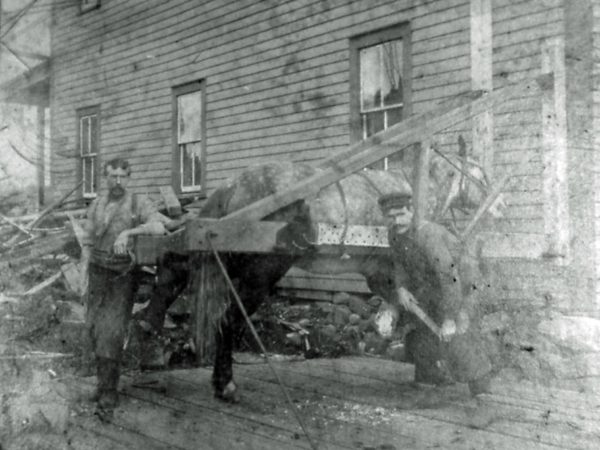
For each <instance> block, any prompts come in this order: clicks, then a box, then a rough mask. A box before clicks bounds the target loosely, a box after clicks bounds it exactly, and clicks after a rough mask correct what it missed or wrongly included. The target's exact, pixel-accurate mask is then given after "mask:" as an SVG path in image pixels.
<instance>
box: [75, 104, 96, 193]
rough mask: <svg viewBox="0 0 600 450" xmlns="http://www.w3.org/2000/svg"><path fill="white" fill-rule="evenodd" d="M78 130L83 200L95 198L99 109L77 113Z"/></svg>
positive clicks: (83, 110) (87, 109)
mask: <svg viewBox="0 0 600 450" xmlns="http://www.w3.org/2000/svg"><path fill="white" fill-rule="evenodd" d="M77 124H78V125H77V128H78V133H77V134H78V149H79V151H78V156H79V167H78V174H79V176H78V179H79V180H83V184H82V192H83V197H84V198H94V197H96V192H97V189H98V177H99V174H100V171H99V164H98V151H99V149H100V108H99V107H98V106H93V107H89V108H84V109H80V110H78V111H77Z"/></svg>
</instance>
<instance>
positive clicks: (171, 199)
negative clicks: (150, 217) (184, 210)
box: [158, 185, 181, 217]
mask: <svg viewBox="0 0 600 450" xmlns="http://www.w3.org/2000/svg"><path fill="white" fill-rule="evenodd" d="M158 189H159V191H160V195H161V196H162V198H163V201H164V202H165V207H166V208H167V215H168V216H169V217H179V216H180V215H181V203H179V199H178V198H177V196H176V195H175V191H173V188H172V187H171V186H170V185H169V186H160V187H159V188H158Z"/></svg>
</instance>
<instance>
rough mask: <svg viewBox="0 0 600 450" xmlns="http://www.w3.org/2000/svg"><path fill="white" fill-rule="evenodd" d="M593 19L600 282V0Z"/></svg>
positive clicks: (599, 266) (599, 267) (599, 268)
mask: <svg viewBox="0 0 600 450" xmlns="http://www.w3.org/2000/svg"><path fill="white" fill-rule="evenodd" d="M593 17H594V23H593V58H594V60H593V69H592V70H593V72H592V73H593V77H592V80H593V86H592V89H593V91H592V92H593V97H592V99H593V148H594V151H593V156H594V164H593V169H594V176H593V180H594V235H595V240H594V241H595V242H594V254H595V258H596V261H595V268H596V280H600V151H599V150H600V0H593ZM595 303H596V307H597V308H598V309H600V282H597V284H596V296H595Z"/></svg>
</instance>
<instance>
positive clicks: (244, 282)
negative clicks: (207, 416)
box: [212, 255, 292, 402]
mask: <svg viewBox="0 0 600 450" xmlns="http://www.w3.org/2000/svg"><path fill="white" fill-rule="evenodd" d="M236 262H237V263H238V264H239V266H238V267H237V268H232V271H231V272H232V273H233V274H238V275H239V278H238V281H239V283H238V286H239V289H238V296H239V298H240V300H241V301H242V304H243V305H244V309H245V310H246V313H247V314H248V316H250V315H252V314H253V313H254V311H256V309H257V308H258V307H259V306H260V304H261V303H262V302H263V301H264V300H265V299H266V298H267V297H268V295H269V293H270V291H271V289H272V287H273V286H274V285H275V283H276V282H277V281H279V279H280V278H281V277H282V276H283V275H284V274H285V272H287V270H288V269H289V267H290V266H291V265H292V259H291V258H282V257H272V258H268V257H264V258H257V257H246V256H244V255H240V257H239V258H237V261H236ZM240 268H241V269H240ZM242 326H244V316H243V314H242V312H241V310H240V308H239V306H238V304H237V302H236V301H235V299H233V297H232V299H231V304H230V305H229V307H228V308H227V311H226V313H225V315H224V318H223V319H222V320H221V324H220V331H219V330H217V333H216V339H215V344H216V348H215V365H214V369H213V379H212V381H213V387H214V389H215V396H216V397H217V398H220V399H222V400H225V401H230V402H236V401H238V393H237V385H236V383H235V381H234V380H233V368H232V363H233V357H232V352H233V340H234V333H235V330H238V329H240V327H242Z"/></svg>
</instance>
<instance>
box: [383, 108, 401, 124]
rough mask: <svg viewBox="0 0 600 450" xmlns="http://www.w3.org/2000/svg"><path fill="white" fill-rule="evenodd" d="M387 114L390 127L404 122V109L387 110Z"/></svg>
mask: <svg viewBox="0 0 600 450" xmlns="http://www.w3.org/2000/svg"><path fill="white" fill-rule="evenodd" d="M386 114H387V126H388V127H391V126H392V125H394V124H397V123H398V122H401V121H402V108H390V109H388V110H386Z"/></svg>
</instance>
